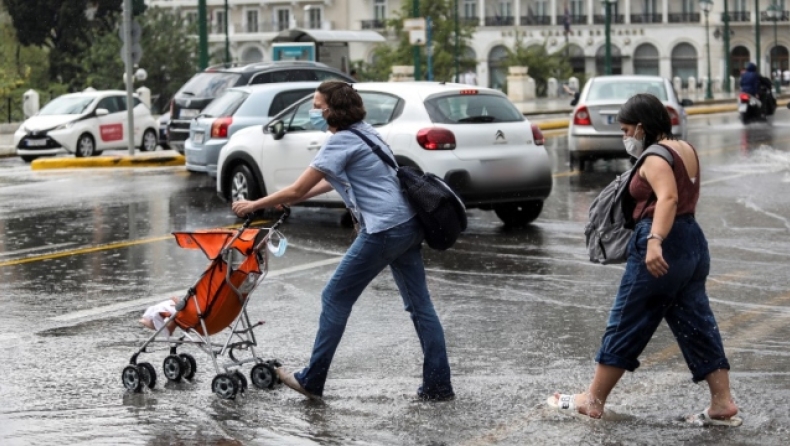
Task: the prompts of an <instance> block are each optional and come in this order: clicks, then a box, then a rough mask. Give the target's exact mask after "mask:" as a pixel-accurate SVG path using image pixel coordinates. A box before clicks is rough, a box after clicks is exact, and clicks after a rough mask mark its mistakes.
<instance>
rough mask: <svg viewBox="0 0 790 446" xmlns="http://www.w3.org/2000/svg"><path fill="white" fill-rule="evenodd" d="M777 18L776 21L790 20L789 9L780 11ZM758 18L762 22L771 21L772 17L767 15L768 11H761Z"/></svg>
mask: <svg viewBox="0 0 790 446" xmlns="http://www.w3.org/2000/svg"><path fill="white" fill-rule="evenodd" d="M781 12H782V13H781V14H780V16H779V18H777V19H776V21H777V22H787V21H790V12H789V11H781ZM760 20H761V21H763V22H773V21H774V19H773V18H772V17H771V16H769V15H768V12H766V11H762V12H761V13H760Z"/></svg>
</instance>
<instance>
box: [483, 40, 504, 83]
mask: <svg viewBox="0 0 790 446" xmlns="http://www.w3.org/2000/svg"><path fill="white" fill-rule="evenodd" d="M507 56H508V52H507V48H505V47H504V46H502V45H500V46H495V47H494V48H493V49H491V52H490V53H488V74H489V77H488V86H489V87H491V88H494V89H497V90H503V89H504V88H505V85H506V84H507Z"/></svg>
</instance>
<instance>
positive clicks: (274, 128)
mask: <svg viewBox="0 0 790 446" xmlns="http://www.w3.org/2000/svg"><path fill="white" fill-rule="evenodd" d="M263 130H264V133H269V134H271V135H272V138H274V140H275V141H277V140H280V139H283V136H285V124H284V123H283V122H282V121H280V120H279V119H275V120H273V121H272V122H270V123H268V124H266V125H265V126H263Z"/></svg>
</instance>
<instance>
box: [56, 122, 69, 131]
mask: <svg viewBox="0 0 790 446" xmlns="http://www.w3.org/2000/svg"><path fill="white" fill-rule="evenodd" d="M73 125H74V122H67V123H65V124H61V125H59V126H57V127H55V128H54V129H52V131H58V130H67V129H70V128H71V127H72V126H73Z"/></svg>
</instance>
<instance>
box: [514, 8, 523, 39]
mask: <svg viewBox="0 0 790 446" xmlns="http://www.w3.org/2000/svg"><path fill="white" fill-rule="evenodd" d="M514 1H515V2H516V4H515V5H514V6H513V15H515V16H516V17H515V18H513V26H521V0H514ZM516 38H518V35H516Z"/></svg>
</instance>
